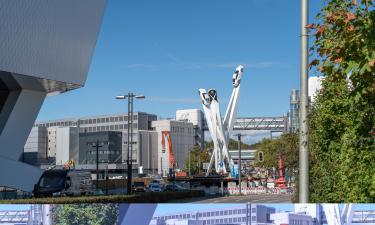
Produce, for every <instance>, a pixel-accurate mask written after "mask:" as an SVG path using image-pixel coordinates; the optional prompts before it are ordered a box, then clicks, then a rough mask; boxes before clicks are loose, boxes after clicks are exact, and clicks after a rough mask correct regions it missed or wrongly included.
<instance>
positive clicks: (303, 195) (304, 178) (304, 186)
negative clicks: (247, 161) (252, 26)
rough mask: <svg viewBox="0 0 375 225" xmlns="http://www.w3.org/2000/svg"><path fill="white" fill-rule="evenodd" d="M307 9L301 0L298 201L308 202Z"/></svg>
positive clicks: (306, 3)
mask: <svg viewBox="0 0 375 225" xmlns="http://www.w3.org/2000/svg"><path fill="white" fill-rule="evenodd" d="M308 9H309V1H308V0H301V111H300V143H299V174H300V177H299V178H300V179H299V202H300V203H308V202H309V149H308V127H307V113H308V100H309V97H308V64H309V56H308V30H307V29H308V28H307V24H308Z"/></svg>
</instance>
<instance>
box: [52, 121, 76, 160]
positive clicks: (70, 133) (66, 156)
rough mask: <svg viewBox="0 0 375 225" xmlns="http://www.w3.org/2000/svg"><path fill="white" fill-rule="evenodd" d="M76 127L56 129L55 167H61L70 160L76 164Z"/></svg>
mask: <svg viewBox="0 0 375 225" xmlns="http://www.w3.org/2000/svg"><path fill="white" fill-rule="evenodd" d="M78 143H79V132H78V127H58V128H57V129H56V165H57V166H63V165H65V164H67V163H68V162H69V161H70V160H74V162H75V163H77V162H78V157H79V153H78Z"/></svg>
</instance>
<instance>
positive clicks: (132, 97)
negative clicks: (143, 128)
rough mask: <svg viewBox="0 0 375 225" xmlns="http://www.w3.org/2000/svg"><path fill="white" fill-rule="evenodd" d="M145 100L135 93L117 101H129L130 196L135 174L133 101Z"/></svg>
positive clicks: (128, 157) (128, 159)
mask: <svg viewBox="0 0 375 225" xmlns="http://www.w3.org/2000/svg"><path fill="white" fill-rule="evenodd" d="M134 98H136V99H145V98H146V97H145V96H144V95H135V94H134V93H131V92H130V93H128V94H127V95H118V96H116V99H119V100H124V99H128V143H127V145H128V152H127V153H128V154H127V160H126V163H127V169H128V171H127V173H128V182H127V190H128V194H129V195H130V194H131V193H132V172H133V120H134V117H133V99H134Z"/></svg>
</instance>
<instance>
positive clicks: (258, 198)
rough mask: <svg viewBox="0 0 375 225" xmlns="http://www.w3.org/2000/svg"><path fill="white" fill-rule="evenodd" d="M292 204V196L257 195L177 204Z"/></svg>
mask: <svg viewBox="0 0 375 225" xmlns="http://www.w3.org/2000/svg"><path fill="white" fill-rule="evenodd" d="M247 202H251V203H292V195H291V194H278V195H276V194H257V195H247V196H224V197H221V196H219V197H211V198H192V199H186V200H179V201H178V202H175V203H198V204H206V203H208V204H213V203H247Z"/></svg>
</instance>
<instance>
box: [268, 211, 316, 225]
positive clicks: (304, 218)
mask: <svg viewBox="0 0 375 225" xmlns="http://www.w3.org/2000/svg"><path fill="white" fill-rule="evenodd" d="M271 220H272V221H273V224H274V225H285V224H291V225H292V224H294V225H312V224H313V223H312V218H311V216H309V215H304V214H296V213H275V214H272V215H271Z"/></svg>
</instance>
